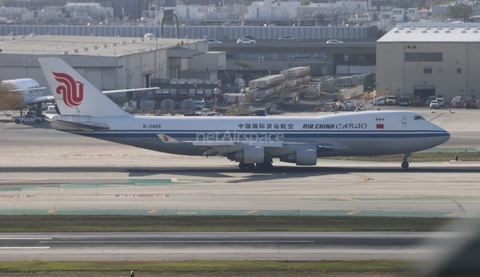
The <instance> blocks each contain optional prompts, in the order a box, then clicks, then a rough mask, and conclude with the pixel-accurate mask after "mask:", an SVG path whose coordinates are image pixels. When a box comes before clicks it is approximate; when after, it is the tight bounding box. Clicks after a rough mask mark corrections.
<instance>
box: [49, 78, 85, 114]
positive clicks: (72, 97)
mask: <svg viewBox="0 0 480 277" xmlns="http://www.w3.org/2000/svg"><path fill="white" fill-rule="evenodd" d="M52 73H53V75H54V76H55V80H57V82H60V83H62V84H63V85H60V86H58V87H57V90H56V93H57V94H61V95H62V96H63V102H64V103H65V105H67V106H68V107H70V108H73V107H76V106H78V105H80V103H81V102H82V100H83V86H84V84H83V83H80V82H78V81H75V80H74V79H73V78H72V76H70V75H68V74H65V73H57V72H52Z"/></svg>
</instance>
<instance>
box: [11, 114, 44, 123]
mask: <svg viewBox="0 0 480 277" xmlns="http://www.w3.org/2000/svg"><path fill="white" fill-rule="evenodd" d="M12 122H15V123H16V124H20V123H22V124H23V123H36V124H40V123H42V122H43V118H42V117H38V116H36V115H34V114H33V113H27V114H26V115H25V116H12Z"/></svg>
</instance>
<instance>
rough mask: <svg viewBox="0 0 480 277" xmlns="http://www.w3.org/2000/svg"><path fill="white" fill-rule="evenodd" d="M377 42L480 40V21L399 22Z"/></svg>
mask: <svg viewBox="0 0 480 277" xmlns="http://www.w3.org/2000/svg"><path fill="white" fill-rule="evenodd" d="M377 42H480V23H430V24H429V23H416V24H415V23H409V24H399V25H398V26H397V27H395V28H393V29H392V30H391V31H389V32H388V33H387V34H385V35H384V36H383V37H381V38H380V39H379V40H377Z"/></svg>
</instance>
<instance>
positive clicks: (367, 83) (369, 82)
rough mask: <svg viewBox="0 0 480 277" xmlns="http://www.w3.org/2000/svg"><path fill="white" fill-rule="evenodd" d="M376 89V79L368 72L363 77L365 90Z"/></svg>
mask: <svg viewBox="0 0 480 277" xmlns="http://www.w3.org/2000/svg"><path fill="white" fill-rule="evenodd" d="M374 89H375V80H374V79H373V74H368V75H367V76H366V77H365V79H363V92H366V91H373V90H374Z"/></svg>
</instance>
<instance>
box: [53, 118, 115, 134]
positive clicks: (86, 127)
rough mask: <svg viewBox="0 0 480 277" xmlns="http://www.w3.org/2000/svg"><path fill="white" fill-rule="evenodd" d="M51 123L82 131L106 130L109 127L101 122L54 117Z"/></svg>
mask: <svg viewBox="0 0 480 277" xmlns="http://www.w3.org/2000/svg"><path fill="white" fill-rule="evenodd" d="M52 122H53V123H57V124H60V125H62V126H64V127H68V128H72V129H78V130H82V131H99V130H108V129H109V127H108V125H106V124H103V123H94V122H83V123H76V122H71V121H65V120H59V119H54V118H53V120H52Z"/></svg>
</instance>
